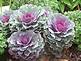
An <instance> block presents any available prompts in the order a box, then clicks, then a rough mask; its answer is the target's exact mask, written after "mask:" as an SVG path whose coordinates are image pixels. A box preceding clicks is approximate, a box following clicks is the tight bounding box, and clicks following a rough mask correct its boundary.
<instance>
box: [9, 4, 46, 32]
mask: <svg viewBox="0 0 81 61" xmlns="http://www.w3.org/2000/svg"><path fill="white" fill-rule="evenodd" d="M45 13H46V10H45V9H44V8H43V7H41V6H36V5H32V4H26V5H23V6H21V7H20V8H19V9H18V10H15V11H14V12H13V14H12V15H11V16H10V19H9V23H10V29H11V30H13V29H14V30H17V31H18V30H23V29H25V30H26V29H38V28H41V26H42V27H43V25H44V23H45V21H46V19H47V17H46V15H45Z"/></svg>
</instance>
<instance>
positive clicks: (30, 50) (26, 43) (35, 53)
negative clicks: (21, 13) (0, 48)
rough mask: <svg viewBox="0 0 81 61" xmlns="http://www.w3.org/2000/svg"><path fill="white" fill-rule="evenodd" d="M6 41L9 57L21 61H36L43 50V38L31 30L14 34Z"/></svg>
mask: <svg viewBox="0 0 81 61" xmlns="http://www.w3.org/2000/svg"><path fill="white" fill-rule="evenodd" d="M7 41H8V43H9V53H10V55H12V56H13V57H14V58H16V59H20V60H21V61H25V60H26V61H36V59H37V58H38V57H39V55H41V53H42V52H43V48H44V42H43V38H42V37H41V35H40V34H39V33H35V32H33V31H32V30H29V31H27V32H22V31H18V32H15V33H13V34H12V35H11V36H10V38H9V39H8V40H7Z"/></svg>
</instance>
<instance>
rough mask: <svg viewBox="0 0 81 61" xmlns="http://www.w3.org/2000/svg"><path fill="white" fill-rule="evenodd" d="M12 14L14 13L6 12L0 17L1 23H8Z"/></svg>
mask: <svg viewBox="0 0 81 61" xmlns="http://www.w3.org/2000/svg"><path fill="white" fill-rule="evenodd" d="M11 14H12V11H4V12H3V14H2V15H1V16H0V23H8V22H9V19H10V15H11Z"/></svg>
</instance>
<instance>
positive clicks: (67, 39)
mask: <svg viewBox="0 0 81 61" xmlns="http://www.w3.org/2000/svg"><path fill="white" fill-rule="evenodd" d="M74 26H75V24H74V22H72V21H71V20H70V19H69V18H67V17H66V16H64V15H62V14H60V13H55V14H54V15H50V16H49V20H48V21H47V27H46V34H47V41H46V42H47V43H46V44H47V48H48V50H49V51H50V53H52V54H54V55H55V56H59V54H61V52H62V50H63V48H68V47H70V46H71V45H72V41H73V37H74Z"/></svg>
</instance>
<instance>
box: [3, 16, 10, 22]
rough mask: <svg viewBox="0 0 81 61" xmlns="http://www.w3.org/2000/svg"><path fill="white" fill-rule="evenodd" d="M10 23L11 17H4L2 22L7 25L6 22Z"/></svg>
mask: <svg viewBox="0 0 81 61" xmlns="http://www.w3.org/2000/svg"><path fill="white" fill-rule="evenodd" d="M8 21H9V16H5V15H4V16H2V22H3V23H5V22H8Z"/></svg>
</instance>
